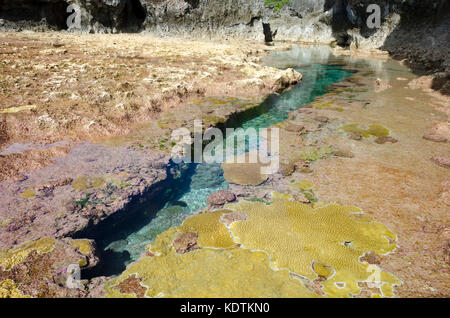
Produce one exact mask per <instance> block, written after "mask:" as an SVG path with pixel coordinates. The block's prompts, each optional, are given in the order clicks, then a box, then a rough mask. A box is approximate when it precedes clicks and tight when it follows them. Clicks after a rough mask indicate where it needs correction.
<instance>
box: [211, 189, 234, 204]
mask: <svg viewBox="0 0 450 318" xmlns="http://www.w3.org/2000/svg"><path fill="white" fill-rule="evenodd" d="M235 200H236V195H235V194H234V193H233V192H231V191H228V190H219V191H216V192H213V193H212V194H211V195H210V196H209V197H208V199H207V202H208V203H209V204H211V205H223V204H225V203H229V202H233V201H235Z"/></svg>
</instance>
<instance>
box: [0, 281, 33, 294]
mask: <svg viewBox="0 0 450 318" xmlns="http://www.w3.org/2000/svg"><path fill="white" fill-rule="evenodd" d="M0 298H30V296H26V295H24V294H23V293H22V291H20V289H19V288H17V286H16V284H15V283H14V282H13V281H12V280H10V279H7V280H4V281H2V282H0Z"/></svg>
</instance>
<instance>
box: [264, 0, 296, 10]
mask: <svg viewBox="0 0 450 318" xmlns="http://www.w3.org/2000/svg"><path fill="white" fill-rule="evenodd" d="M290 2H291V0H265V1H264V5H265V6H266V7H269V6H272V5H273V11H275V12H280V11H281V9H283V7H284V6H285V5H286V4H289V3H290Z"/></svg>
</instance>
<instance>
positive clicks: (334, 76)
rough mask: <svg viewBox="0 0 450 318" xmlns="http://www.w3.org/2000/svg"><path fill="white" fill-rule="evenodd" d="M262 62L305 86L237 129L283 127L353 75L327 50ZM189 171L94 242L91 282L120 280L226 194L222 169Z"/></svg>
mask: <svg viewBox="0 0 450 318" xmlns="http://www.w3.org/2000/svg"><path fill="white" fill-rule="evenodd" d="M264 62H265V63H266V64H267V65H271V66H275V67H280V68H285V67H288V66H289V67H293V68H295V69H296V70H297V71H299V72H301V73H302V74H303V79H302V82H301V83H299V84H298V85H296V86H295V87H293V88H292V89H291V90H289V91H287V92H285V93H283V94H281V95H279V96H277V95H273V96H270V97H269V98H268V99H267V100H266V101H265V102H263V103H262V104H261V105H260V106H259V107H258V108H257V111H256V112H253V113H252V116H251V117H250V118H243V119H242V121H241V122H238V123H237V125H236V123H234V125H233V126H234V127H233V128H237V127H242V128H244V129H247V128H250V127H253V128H264V127H269V126H271V125H273V124H276V123H279V122H282V121H285V120H286V119H287V118H288V115H289V112H291V111H293V110H295V109H298V108H299V107H301V106H302V105H305V104H309V103H311V102H312V101H313V100H314V99H315V98H316V97H318V96H321V95H323V94H325V93H327V92H328V89H329V86H330V85H331V84H333V83H335V82H339V81H342V80H343V79H345V78H346V77H348V76H350V75H351V74H352V72H351V71H349V70H346V69H343V68H342V65H340V64H336V61H335V60H334V59H333V57H332V56H331V55H329V50H326V51H321V50H319V51H317V49H306V48H303V49H300V48H296V49H294V50H292V51H287V52H277V53H274V54H273V55H271V56H270V57H267V58H266V59H265V61H264ZM236 126H237V127H236ZM247 150H248V147H247ZM190 170H191V172H189V173H187V174H186V175H185V176H183V178H184V180H182V181H181V182H180V180H178V181H176V182H177V183H175V181H174V183H173V184H172V186H171V188H172V189H171V190H172V191H168V193H169V194H168V195H167V196H165V197H162V198H161V199H160V200H158V201H160V202H158V204H155V206H153V207H148V208H147V209H146V211H142V215H141V216H140V217H138V218H134V219H133V220H129V221H127V222H129V224H120V225H117V226H115V227H114V228H113V230H112V231H109V232H107V233H104V234H102V237H100V238H97V239H96V241H97V244H98V247H99V248H100V249H102V250H103V251H104V252H105V255H104V256H103V257H102V259H103V260H104V262H103V264H102V265H101V268H97V269H96V273H95V274H92V273H91V275H92V276H96V275H116V274H119V273H120V272H122V271H123V270H124V269H125V266H126V265H128V264H129V263H131V262H133V261H135V260H137V259H138V258H139V256H140V255H142V253H143V252H144V250H145V246H147V245H148V244H149V243H150V242H152V241H153V240H154V239H155V237H156V236H157V235H158V234H159V233H162V232H164V231H166V230H167V229H169V228H170V227H172V226H178V225H181V224H182V222H183V221H184V220H185V219H186V217H187V216H189V215H192V214H193V213H195V212H197V211H199V210H201V209H202V208H205V207H206V206H207V203H206V199H207V198H208V196H209V195H210V194H211V193H213V192H215V191H217V190H221V189H227V188H228V183H227V182H226V181H225V179H224V177H223V170H222V169H221V167H220V165H219V164H191V166H190Z"/></svg>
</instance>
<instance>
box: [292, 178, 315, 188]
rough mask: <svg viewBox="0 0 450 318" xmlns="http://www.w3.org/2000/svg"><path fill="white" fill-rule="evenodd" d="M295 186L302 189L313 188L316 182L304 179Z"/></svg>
mask: <svg viewBox="0 0 450 318" xmlns="http://www.w3.org/2000/svg"><path fill="white" fill-rule="evenodd" d="M294 186H295V187H297V188H299V189H301V190H311V189H312V188H314V182H312V181H310V180H302V181H300V182H298V183H296V184H294Z"/></svg>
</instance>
